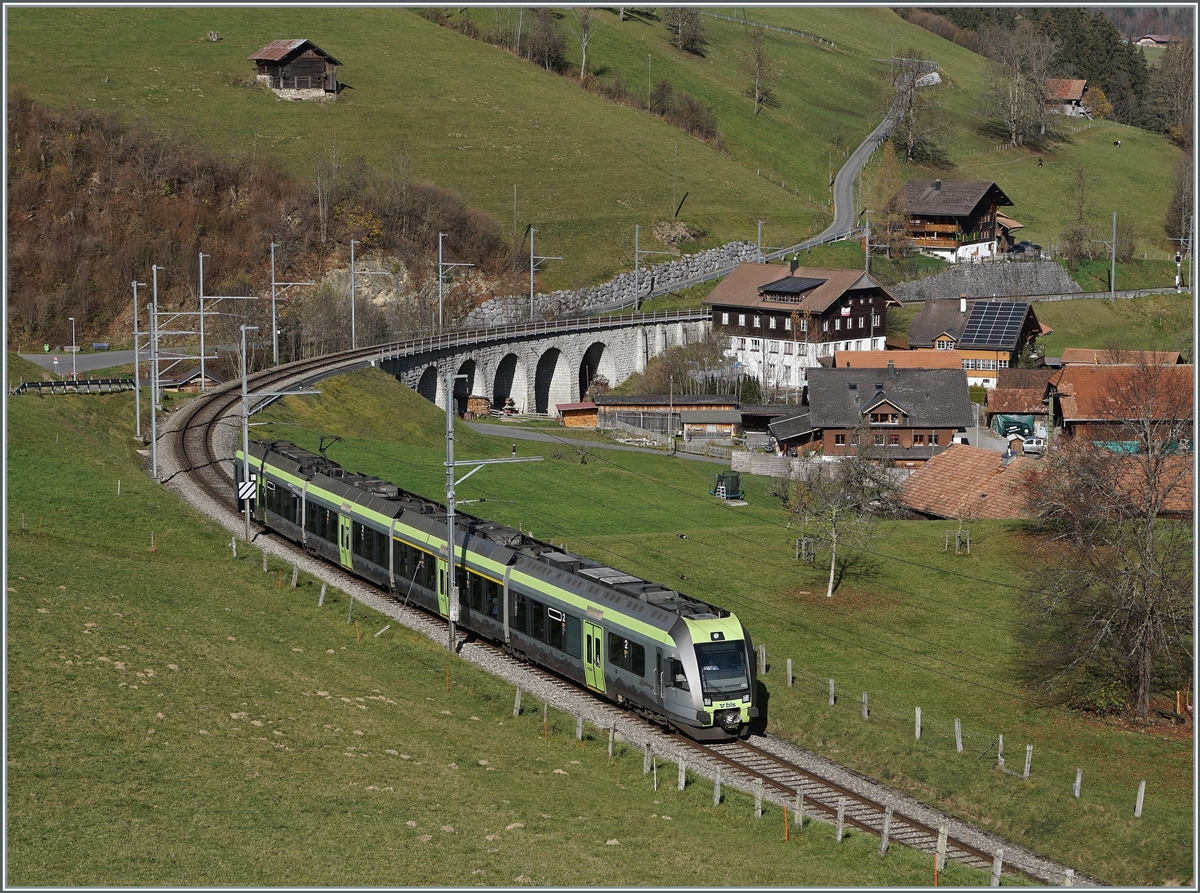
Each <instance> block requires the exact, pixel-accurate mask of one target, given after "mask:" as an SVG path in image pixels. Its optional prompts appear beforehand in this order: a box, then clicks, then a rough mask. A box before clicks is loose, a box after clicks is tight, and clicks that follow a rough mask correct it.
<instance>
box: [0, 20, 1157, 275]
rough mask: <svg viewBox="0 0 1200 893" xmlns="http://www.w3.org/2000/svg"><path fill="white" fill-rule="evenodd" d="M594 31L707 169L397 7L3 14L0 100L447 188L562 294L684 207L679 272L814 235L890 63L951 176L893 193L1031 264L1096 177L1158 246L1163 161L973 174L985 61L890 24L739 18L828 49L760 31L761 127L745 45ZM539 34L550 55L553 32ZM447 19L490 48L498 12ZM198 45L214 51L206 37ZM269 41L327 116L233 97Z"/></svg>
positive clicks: (1109, 203) (1145, 147)
mask: <svg viewBox="0 0 1200 893" xmlns="http://www.w3.org/2000/svg"><path fill="white" fill-rule="evenodd" d="M713 11H714V12H719V13H722V14H731V13H734V9H733V8H728V9H717V10H713ZM597 12H598V24H597V27H596V31H595V34H594V36H593V38H592V42H591V44H590V46H589V53H588V60H589V70H590V71H591V72H592V73H594V74H596V76H597V77H598V78H599V79H600V80H601V81H611V80H613V79H614V78H615V77H617V76H618V75H619V76H620V77H622V78H623V79H624V81H625V83H626V85H627V87H628V89H629V91H630V92H631V93H632V94H633V95H635V96H642V95H644V92H645V89H646V87H647V86H648V83H649V82H657V81H659V80H662V79H669V80H670V81H671V82H672V84H673V85H674V86H675V88H676V89H677V90H682V91H685V92H688V93H690V94H692V95H694V96H696V97H698V98H699V99H700V100H701V101H702V102H703V103H705V104H706V105H708V106H709V107H711V108H712V109H713V110H714V113H715V114H716V116H717V119H718V121H719V124H720V128H721V131H722V135H723V148H722V149H720V150H717V149H714V148H712V147H710V146H708V145H705V144H704V143H701V142H699V141H697V140H695V139H693V138H691V137H689V136H686V135H684V134H682V133H681V132H679V131H678V130H676V129H674V128H673V127H671V126H669V125H668V124H666V123H665V122H663V121H661V120H659V119H657V118H653V117H651V116H649V115H647V114H646V113H645V112H642V111H639V110H636V109H632V108H622V107H618V106H614V105H611V104H609V103H607V102H605V101H604V100H602V99H600V98H599V97H598V96H596V95H593V94H590V93H588V92H586V91H584V90H581V89H580V88H579V86H578V84H577V83H576V82H575V81H574V80H571V79H568V78H563V77H559V76H557V75H553V74H549V73H547V72H545V71H542V70H540V69H539V68H537V67H535V66H533V65H530V64H527V63H525V62H523V61H520V60H518V59H516V58H515V57H513V56H512V55H510V54H509V53H507V52H505V51H502V50H499V49H496V48H494V47H491V46H489V45H487V44H484V43H482V42H480V41H475V40H471V39H469V38H467V37H465V36H463V35H461V34H459V33H457V32H455V31H453V30H451V29H449V28H441V27H438V26H437V25H435V24H433V23H431V22H429V21H427V20H425V19H423V18H422V17H421V16H419V15H418V14H417V13H416V11H414V10H411V9H403V8H368V7H331V8H314V7H300V8H292V9H288V10H287V11H286V14H284V13H282V12H281V11H279V10H276V9H273V8H271V7H257V8H251V7H237V6H234V7H209V8H204V7H171V8H99V7H93V8H88V7H74V8H61V7H60V8H49V7H47V8H13V9H10V10H8V11H7V23H8V36H9V43H8V47H7V50H8V81H9V85H10V87H13V86H17V85H20V86H21V87H23V88H24V89H26V90H27V91H28V92H29V93H30V94H31V95H32V96H33V97H35V98H37V99H39V100H42V101H45V102H48V103H50V104H51V105H55V106H66V105H79V106H83V107H88V108H94V109H97V110H107V109H112V110H115V111H117V112H118V113H119V115H120V116H121V117H123V118H124V119H125V120H127V121H144V122H146V123H148V124H149V125H151V126H152V127H153V128H155V129H157V130H162V131H171V132H175V133H179V134H185V135H191V136H192V137H194V138H195V139H197V140H199V141H201V142H202V143H203V144H204V145H205V146H207V147H208V148H210V149H212V150H215V151H217V152H218V153H221V154H226V153H228V154H229V155H230V156H233V157H249V156H254V155H257V154H258V153H270V154H272V155H274V156H275V157H277V158H278V159H279V162H280V165H281V167H282V168H283V169H284V170H286V171H287V172H289V173H290V174H292V175H294V176H296V177H298V178H300V179H301V180H302V181H307V180H310V179H311V177H312V175H313V172H314V170H315V164H316V160H317V158H318V156H320V157H328V156H329V154H330V152H331V151H333V150H335V149H336V150H337V152H338V153H339V155H340V157H341V158H342V159H343V160H350V159H353V158H355V157H358V156H361V157H362V158H364V159H365V160H366V161H367V162H368V164H370V165H371V166H372V167H374V168H375V169H376V170H377V171H378V172H379V173H380V175H382V176H384V177H389V176H393V175H397V174H398V173H399V172H400V171H401V170H403V171H405V172H406V173H407V176H409V177H411V178H414V179H425V180H431V181H434V182H436V183H438V184H440V185H443V186H447V187H450V188H453V189H456V190H458V191H460V192H462V193H463V195H464V196H465V197H466V199H467V201H468V202H470V203H471V204H473V205H475V206H477V207H480V208H483V209H485V210H487V211H488V212H490V213H491V214H492V215H493V216H494V217H495V219H496V220H497V221H498V222H499V223H500V225H501V228H502V230H503V231H505V232H508V230H509V228H510V226H513V225H514V223H515V225H516V228H517V229H518V230H523V229H524V226H525V225H526V224H529V223H531V224H533V225H534V226H536V227H537V228H538V230H539V236H538V246H539V247H540V248H543V249H544V250H545V251H546V252H547V253H549V254H555V255H561V256H562V257H563V258H564V260H563V261H562V262H552V263H548V264H547V265H546V266H545V272H544V274H543V276H542V287H543V288H562V287H575V286H582V285H589V284H593V283H595V282H597V281H603V280H605V279H607V278H609V277H610V276H612V275H613V274H615V273H618V272H622V271H624V270H626V269H628V266H629V264H630V258H631V254H632V242H633V228H634V226H635V224H640V225H641V226H642V227H643V230H644V234H645V235H646V241H645V242H644V245H653V242H652V240H651V237H650V236H649V235H648V230H649V227H650V225H651V224H652V222H654V221H655V220H660V219H664V218H669V217H670V216H671V215H672V214H673V212H674V207H673V204H678V203H679V202H680V201H681V200H682V201H683V207H682V210H681V211H680V214H679V217H680V220H682V221H683V222H685V223H687V224H688V225H689V226H691V227H693V228H695V229H697V230H700V231H703V232H704V233H705V235H704V236H701V237H699V238H697V239H696V240H695V241H694V242H691V243H685V244H684V246H683V249H684V250H686V251H692V250H696V249H698V248H702V247H708V246H710V245H714V244H721V243H724V242H727V241H730V240H732V239H754V238H755V236H756V221H757V220H762V221H764V224H765V225H764V234H763V239H764V242H765V243H766V244H767V245H773V246H780V245H789V244H794V243H796V242H799V241H801V240H803V239H804V238H805V237H807V236H809V235H811V234H812V233H814V232H817V231H819V230H820V229H822V228H823V227H824V225H825V224H826V223H827V222H828V220H829V219H830V212H829V208H828V206H827V201H828V198H829V196H828V176H829V172H830V168H832V169H833V170H834V171H836V170H837V168H838V167H839V166H840V164H841V162H842V160H844V157H845V155H846V153H847V152H848V151H849V149H851V148H853V147H854V146H856V145H857V144H858V143H859V142H860V141H861V140H862V138H863V137H864V136H865V135H866V134H867V133H868V132H869V131H870V130H871V128H872V127H873V126H874V125H875V123H877V122H878V120H879V119H880V118H881V117H882V114H883V109H884V104H885V99H886V96H887V94H888V88H887V83H888V77H889V71H890V69H889V65H888V62H887V61H886V60H887V59H888V57H889V55H890V53H891V52H892V51H893V49H894V51H895V52H896V53H897V54H901V53H904V52H906V51H907V50H908V49H910V48H911V49H916V50H918V51H920V52H922V53H924V54H925V55H926V56H928V57H929V58H931V59H934V60H936V61H937V62H938V63H939V71H940V72H941V73H942V76H943V78H944V84H945V86H944V90H945V95H946V100H945V105H946V108H945V115H946V117H947V119H948V120H950V121H951V122H952V123H953V125H954V129H953V132H952V136H951V139H950V142H949V154H950V157H951V159H952V161H953V162H954V163H955V164H956V167H953V168H951V169H947V170H938V171H932V170H923V169H917V168H910V169H908V170H906V171H905V175H906V176H913V177H931V176H946V177H957V178H968V177H970V178H974V177H980V178H987V179H995V180H996V181H997V182H998V183H999V184H1000V185H1001V187H1002V188H1003V189H1004V190H1005V191H1006V192H1007V193H1008V194H1009V195H1010V196H1011V197H1012V198H1013V200H1014V203H1015V207H1013V208H1012V209H1010V210H1011V213H1012V215H1013V216H1014V217H1016V218H1017V219H1018V220H1021V221H1022V222H1023V223H1024V224H1025V226H1026V229H1025V230H1024V231H1022V234H1023V235H1025V236H1027V237H1029V238H1032V239H1034V240H1035V241H1039V242H1040V244H1049V243H1050V242H1052V241H1053V239H1054V238H1056V236H1057V234H1058V233H1059V232H1061V231H1062V229H1063V228H1064V227H1065V225H1066V222H1067V209H1066V208H1065V207H1064V203H1063V199H1062V194H1061V193H1062V190H1063V188H1064V184H1065V182H1066V177H1067V176H1068V175H1069V173H1070V172H1071V171H1072V170H1074V169H1075V168H1077V167H1083V168H1085V169H1087V170H1088V171H1089V173H1090V174H1091V175H1092V176H1093V178H1094V183H1093V185H1092V190H1091V192H1092V195H1091V203H1092V207H1093V209H1094V216H1095V217H1096V218H1097V221H1098V223H1097V225H1098V226H1099V225H1100V224H1101V223H1104V222H1105V220H1106V219H1108V218H1106V216H1105V215H1106V214H1110V213H1111V210H1112V209H1117V210H1119V211H1120V212H1121V213H1122V214H1126V213H1127V214H1130V215H1132V218H1133V220H1134V221H1135V223H1136V228H1137V241H1138V247H1139V249H1145V248H1152V249H1157V250H1167V249H1169V248H1170V247H1171V246H1170V245H1169V244H1168V243H1167V242H1166V241H1165V233H1164V232H1163V223H1162V216H1163V214H1164V213H1165V211H1166V207H1167V203H1168V200H1169V198H1170V185H1169V182H1168V180H1169V175H1170V171H1171V167H1172V165H1173V164H1174V159H1175V157H1176V154H1177V150H1175V149H1174V148H1173V147H1171V146H1170V144H1169V143H1168V142H1167V141H1166V140H1165V139H1163V138H1162V137H1160V136H1155V135H1151V134H1146V133H1140V132H1134V131H1129V132H1126V130H1127V129H1126V128H1121V131H1122V141H1123V145H1122V147H1121V149H1120V151H1119V152H1116V151H1114V149H1113V147H1112V145H1111V137H1112V132H1113V131H1112V129H1111V128H1106V127H1097V128H1094V129H1093V130H1089V131H1083V132H1081V133H1079V134H1076V135H1074V136H1071V137H1069V138H1068V139H1065V140H1064V141H1063V142H1061V143H1059V144H1057V145H1055V146H1054V147H1053V149H1052V150H1051V151H1050V152H1049V153H1048V154H1047V156H1046V162H1047V163H1046V166H1045V167H1044V168H1042V169H1038V168H1036V160H1035V158H1034V156H1033V155H1032V154H1031V153H1029V152H1027V151H1025V150H1019V151H1012V152H1006V153H1000V154H996V155H991V154H982V155H980V154H971V153H978V152H981V151H986V150H987V149H989V148H990V147H992V146H993V145H995V144H996V143H997V142H998V139H997V137H996V136H995V134H994V133H992V132H991V131H990V130H989V129H988V128H987V127H986V126H984V125H983V124H981V121H980V118H979V116H978V113H977V106H978V101H977V97H978V95H979V92H980V90H981V89H982V87H983V84H984V82H985V69H984V60H983V59H982V58H981V57H979V56H976V55H975V54H972V53H969V52H967V51H966V50H964V49H962V48H961V47H958V46H955V45H954V44H951V43H948V42H946V41H944V40H942V39H940V38H938V37H935V36H933V35H931V34H929V33H928V32H926V31H924V30H923V29H920V28H917V27H915V26H913V25H909V24H908V23H906V22H904V21H903V20H901V19H900V18H899V17H898V16H896V15H895V14H894V13H892V12H891V11H890V10H888V9H886V8H826V9H821V8H811V7H809V8H787V7H780V8H757V9H754V10H753V14H754V17H755V18H757V19H759V20H762V21H764V22H767V23H770V24H773V25H779V26H784V27H790V28H794V29H798V30H803V31H807V32H810V33H814V34H819V35H821V36H823V37H826V38H828V39H829V40H832V41H833V42H834V45H833V46H832V47H830V46H828V45H824V44H818V43H815V42H813V41H811V40H806V39H803V38H800V37H795V36H790V35H784V34H780V33H777V32H766V45H767V51H768V54H769V56H770V58H771V59H772V61H773V62H774V64H775V65H776V67H777V68H778V71H779V79H778V82H777V84H776V90H775V92H776V97H777V100H776V103H775V104H774V105H772V106H768V107H767V108H765V109H764V110H762V111H761V112H760V113H759V114H758V115H757V116H756V115H754V113H753V108H752V103H751V100H750V99H749V98H748V97H747V96H746V95H745V89H746V86H747V83H748V82H747V78H746V75H745V74H744V73H743V72H742V61H741V59H742V53H743V52H744V47H745V37H744V34H743V26H742V25H739V24H737V23H735V22H728V21H724V20H721V19H717V18H714V17H712V16H705V17H704V20H703V21H704V27H705V30H706V33H707V36H708V42H709V45H708V47H707V49H706V51H705V53H704V55H703V56H693V55H688V54H685V53H681V52H679V51H677V50H675V49H674V48H672V47H671V46H670V45H669V43H668V42H667V40H666V29H665V28H664V27H663V25H662V23H661V22H657V21H652V20H649V19H647V18H645V17H643V16H638V15H630V16H627V17H626V20H625V21H624V22H621V21H619V20H618V17H617V15H616V13H615V11H613V10H609V9H605V10H598V11H597ZM556 14H557V15H558V16H559V18H560V24H561V25H562V26H563V28H564V30H565V31H567V32H568V35H569V33H570V28H571V27H572V26H573V25H574V19H573V17H572V15H571V14H570V12H569V11H567V10H558V11H557V12H556ZM454 15H455V16H457V15H469V16H470V17H472V18H473V19H474V21H475V22H476V24H477V25H478V26H479V27H480V29H481V30H488V29H489V28H491V27H493V26H494V24H495V21H496V19H497V17H504V16H506V15H508V11H507V10H493V9H478V8H476V9H470V10H467V11H463V12H456V13H454ZM214 30H215V31H217V32H218V33H219V34H220V36H221V39H220V40H219V41H217V42H210V41H207V40H205V39H204V38H205V35H206V34H207V33H208V32H210V31H214ZM287 35H292V36H307V37H308V38H310V39H312V40H313V41H314V42H316V43H317V44H318V45H320V46H322V47H323V48H325V49H327V50H328V51H329V52H331V53H332V54H333V55H334V56H335V57H337V58H338V59H339V61H341V62H342V63H343V64H342V67H341V69H340V75H339V76H340V79H341V81H342V82H343V83H344V84H345V85H346V89H344V90H343V92H342V93H341V94H340V96H339V97H338V100H337V101H336V102H325V103H307V102H281V101H279V100H277V99H276V98H275V96H274V95H273V94H272V93H270V92H269V91H267V90H265V89H262V88H259V87H256V86H252V85H248V81H252V77H250V76H251V75H252V74H253V68H252V66H251V65H250V64H249V63H248V62H247V61H246V57H247V56H248V55H249V54H250V53H252V52H253V51H254V50H256V49H258V48H259V47H261V46H263V45H265V44H266V43H268V42H269V41H270V40H273V39H276V38H279V37H281V36H287ZM567 46H568V49H567V54H568V57H569V58H570V59H571V60H572V61H573V62H574V63H575V64H576V65H577V64H578V61H579V56H578V52H579V49H578V45H577V42H576V41H575V39H574V38H572V37H570V36H568V39H567ZM118 47H119V51H116V49H115V48H118ZM514 189H515V191H516V196H515V207H514ZM685 195H686V200H684V196H685ZM1101 229H1103V227H1101Z"/></svg>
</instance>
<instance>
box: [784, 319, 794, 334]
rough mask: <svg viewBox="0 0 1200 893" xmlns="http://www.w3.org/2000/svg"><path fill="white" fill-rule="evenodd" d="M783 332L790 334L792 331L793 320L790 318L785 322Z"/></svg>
mask: <svg viewBox="0 0 1200 893" xmlns="http://www.w3.org/2000/svg"><path fill="white" fill-rule="evenodd" d="M783 330H784V331H785V332H790V331H791V330H792V318H791V317H790V316H789V317H787V319H785V320H784V321H783Z"/></svg>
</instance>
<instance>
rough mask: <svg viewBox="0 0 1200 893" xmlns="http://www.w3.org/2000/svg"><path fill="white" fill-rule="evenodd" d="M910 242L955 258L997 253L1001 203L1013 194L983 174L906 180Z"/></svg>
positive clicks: (928, 251) (1005, 203)
mask: <svg viewBox="0 0 1200 893" xmlns="http://www.w3.org/2000/svg"><path fill="white" fill-rule="evenodd" d="M901 195H902V199H903V201H904V210H905V213H906V214H907V215H908V230H909V235H910V239H911V241H912V245H913V247H914V248H916V249H917V250H919V251H922V252H925V253H926V254H933V255H936V256H938V257H941V258H943V259H945V260H948V261H950V262H951V263H957V262H960V261H972V260H978V259H980V258H985V257H995V256H996V253H997V251H998V250H999V248H998V245H999V243H1000V241H1001V237H1002V233H1001V228H1000V224H999V222H998V219H997V216H998V214H997V209H999V208H1001V207H1011V206H1012V200H1011V199H1010V198H1009V197H1008V196H1007V195H1005V194H1004V191H1003V190H1002V189H1001V188H1000V187H999V186H997V185H996V184H995V183H990V182H987V181H985V180H908V181H907V182H905V184H904V189H903V190H901Z"/></svg>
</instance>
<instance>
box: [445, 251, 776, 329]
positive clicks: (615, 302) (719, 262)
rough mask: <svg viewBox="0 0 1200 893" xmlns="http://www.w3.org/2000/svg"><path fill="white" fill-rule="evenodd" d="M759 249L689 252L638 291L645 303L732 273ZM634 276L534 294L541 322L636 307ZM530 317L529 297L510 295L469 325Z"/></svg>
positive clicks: (645, 273)
mask: <svg viewBox="0 0 1200 893" xmlns="http://www.w3.org/2000/svg"><path fill="white" fill-rule="evenodd" d="M760 257H761V255H760V254H759V251H758V245H756V244H755V243H753V242H730V243H729V244H728V245H722V246H721V247H720V248H712V249H709V250H708V251H702V252H700V253H699V254H685V255H683V256H682V257H679V258H676V259H675V260H672V261H668V262H667V263H665V264H656V265H654V266H653V267H650V268H649V269H642V270H641V272H639V274H638V293H639V296H640V297H641V298H642V299H645V298H646V297H647V296H648V295H649V294H650V293H651V292H653V291H659V290H662V289H667V288H673V287H675V286H677V285H680V284H682V283H685V282H688V281H689V280H692V279H695V278H697V277H699V276H706V275H709V274H711V273H714V272H716V271H718V270H724V269H731V268H733V267H734V266H736V265H737V264H741V263H755V262H757V261H758V260H759V259H760ZM633 299H634V292H633V273H632V272H630V273H622V274H621V275H619V276H617V277H615V278H614V279H611V280H610V281H608V282H605V283H603V284H601V285H595V286H592V287H590V288H581V289H578V290H575V291H554V292H550V293H549V294H538V295H535V296H534V314H535V318H537V319H543V318H545V319H554V318H559V317H568V316H586V315H587V314H588V313H592V312H596V311H600V310H605V309H612V308H613V307H614V306H620V305H622V304H632V303H633ZM527 319H529V295H506V296H504V297H498V298H492V299H491V300H490V301H486V302H484V303H483V304H480V305H479V306H478V307H476V308H475V309H473V310H472V311H471V312H470V313H469V314H467V319H466V321H465V323H464V325H465V326H466V327H467V328H469V329H472V328H475V329H477V328H484V327H487V326H503V325H512V324H514V323H520V322H524V321H525V320H527Z"/></svg>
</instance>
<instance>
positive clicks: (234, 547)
mask: <svg viewBox="0 0 1200 893" xmlns="http://www.w3.org/2000/svg"><path fill="white" fill-rule="evenodd" d="M21 529H22V530H24V529H25V516H24V515H22V516H21ZM229 548H230V549H232V550H233V557H234V558H237V537H236V536H235V537H233V538H232V539H231V540H230V541H229Z"/></svg>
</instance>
